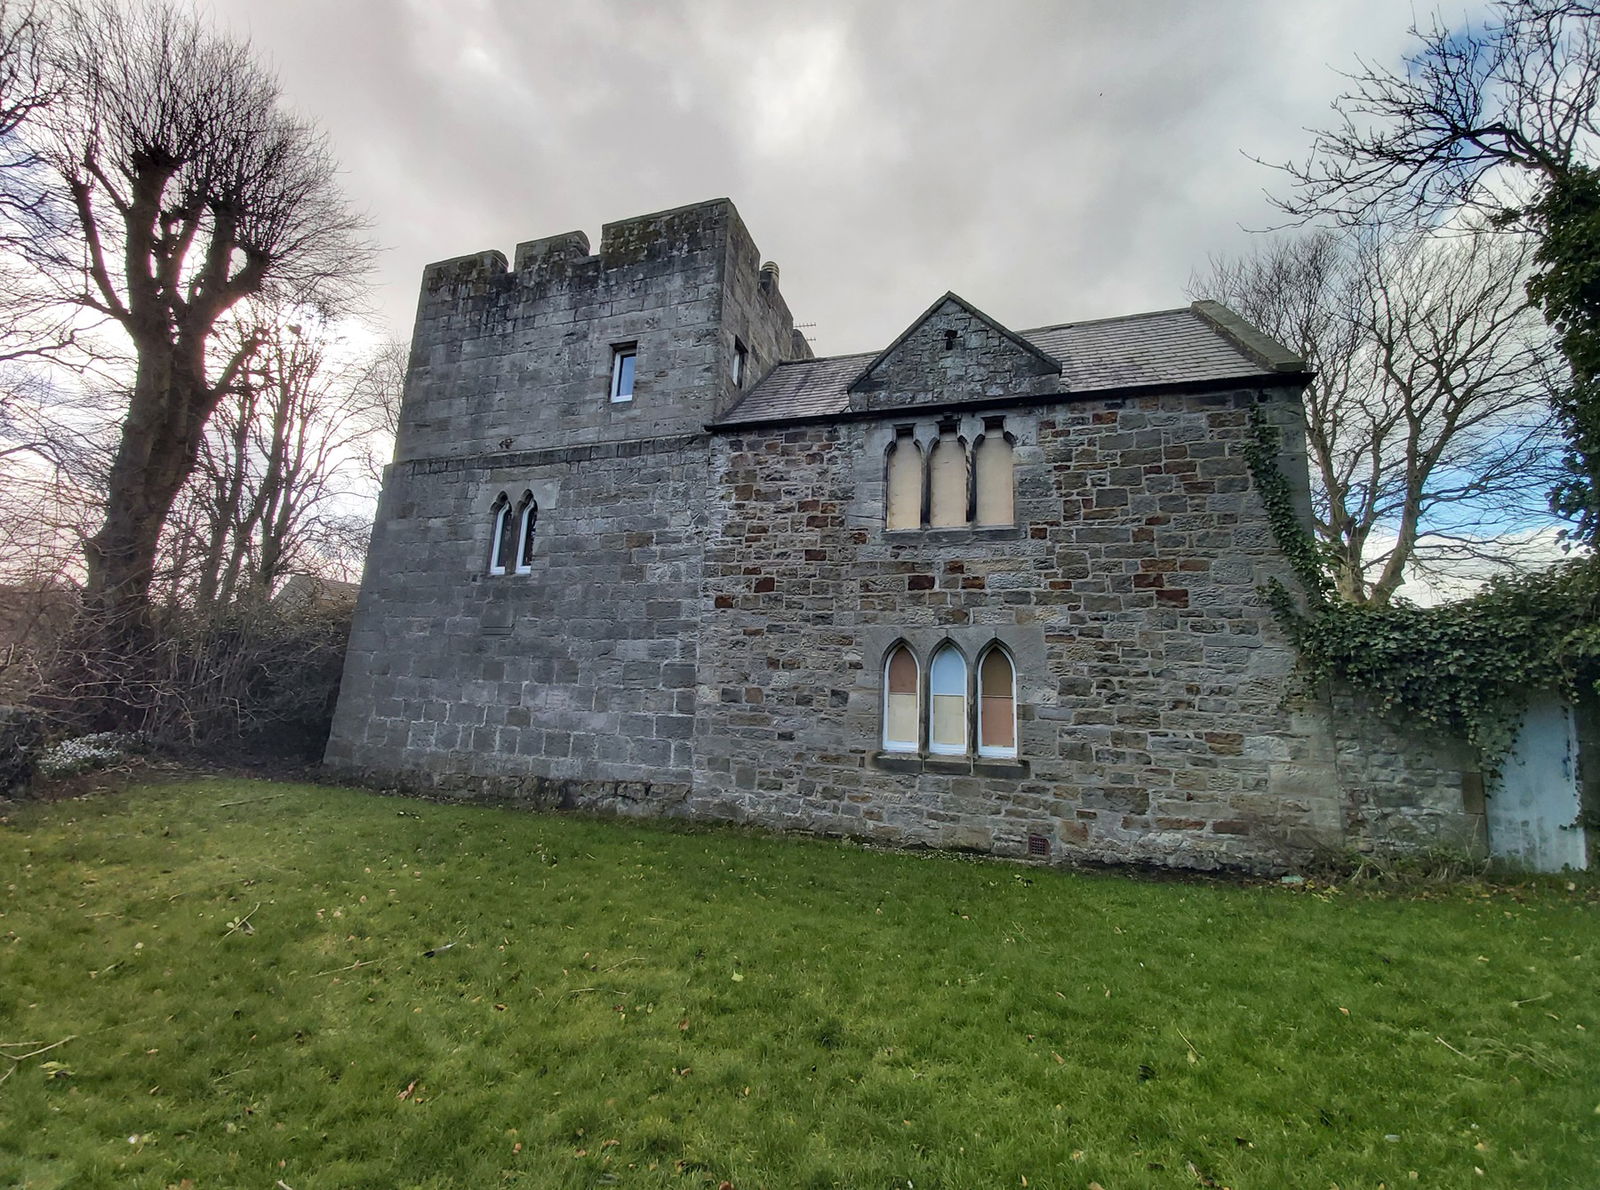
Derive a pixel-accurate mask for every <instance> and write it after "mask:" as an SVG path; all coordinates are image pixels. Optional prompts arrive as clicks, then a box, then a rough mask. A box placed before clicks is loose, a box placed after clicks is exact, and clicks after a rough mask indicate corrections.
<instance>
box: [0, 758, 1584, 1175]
mask: <svg viewBox="0 0 1600 1190" xmlns="http://www.w3.org/2000/svg"><path fill="white" fill-rule="evenodd" d="M1589 895H1590V896H1591V897H1592V893H1591V894H1589ZM1597 913H1600V909H1597V907H1596V905H1595V904H1594V903H1592V900H1590V901H1588V902H1587V903H1586V900H1585V897H1584V895H1583V894H1577V895H1575V894H1573V893H1571V892H1568V891H1566V889H1565V886H1564V885H1563V884H1561V883H1560V882H1547V883H1545V884H1542V885H1538V886H1533V887H1529V888H1524V889H1519V890H1514V891H1510V892H1507V891H1497V892H1486V891H1484V890H1482V889H1477V890H1473V889H1460V890H1451V891H1447V892H1442V893H1441V892H1433V893H1430V894H1428V895H1427V896H1404V897H1402V896H1380V895H1375V894H1365V893H1351V892H1330V891H1319V890H1316V889H1312V890H1309V891H1308V890H1305V889H1298V890H1296V889H1289V888H1284V887H1280V886H1277V885H1266V886H1260V885H1258V886H1236V885H1229V884H1222V883H1184V882H1174V881H1152V880H1147V879H1138V878H1133V877H1130V876H1127V875H1117V874H1081V873H1062V872H1053V871H1042V870H1035V869H1023V868H1019V867H1013V866H1010V865H1007V864H1001V863H993V862H986V863H975V862H963V861H960V860H957V859H952V858H948V857H927V856H914V855H903V854H884V853H875V852H869V851H864V850H861V849H857V848H853V847H848V846H843V845H838V844H834V843H828V842H822V841H816V840H807V839H775V838H766V837H757V836H753V835H748V834H743V833H737V832H727V831H686V830H674V829H671V828H668V827H663V826H660V825H652V824H644V823H628V822H603V821H594V820H588V819H584V818H579V817H569V816H548V815H546V816H540V815H532V814H525V813H515V812H509V811H501V810H493V809H481V808H473V807H464V806H442V805H431V804H427V803H422V802H413V801H402V800H396V799H388V798H382V797H377V796H374V795H370V794H364V793H359V792H355V791H351V790H343V789H328V788H319V787H315V786H307V785H278V784H269V783H265V782H248V781H239V780H232V779H222V778H206V779H196V780H192V781H188V782H183V783H178V784H169V785H164V786H157V787H144V788H138V789H134V790H132V791H130V792H128V793H124V794H115V795H105V796H99V797H96V798H91V799H88V800H82V801H72V802H61V803H57V804H54V805H43V806H37V805H36V806H27V807H23V808H21V809H18V810H15V811H14V812H13V813H12V814H11V816H10V819H9V821H8V822H6V823H5V824H4V825H0V1041H3V1042H5V1043H6V1044H5V1046H4V1048H3V1049H0V1053H4V1054H5V1055H6V1056H7V1057H9V1058H12V1059H15V1058H17V1057H18V1056H20V1055H24V1054H29V1053H30V1052H31V1051H34V1050H37V1049H39V1048H41V1047H43V1046H47V1045H50V1044H51V1043H54V1042H57V1041H60V1040H61V1039H63V1038H69V1037H70V1040H68V1041H66V1042H65V1044H61V1045H58V1046H56V1047H55V1048H53V1049H50V1050H48V1052H44V1053H36V1054H33V1056H30V1057H26V1058H23V1060H21V1061H14V1060H12V1061H5V1060H0V1075H7V1072H9V1074H8V1075H7V1077H5V1081H4V1082H3V1083H0V1185H4V1186H8V1187H9V1186H26V1187H68V1186H70V1187H102V1186H104V1187H151V1188H154V1190H162V1188H165V1187H185V1188H187V1187H191V1186H192V1187H195V1188H196V1190H207V1188H210V1187H235V1186H237V1187H252V1188H259V1190H274V1188H275V1187H289V1188H290V1190H335V1188H344V1187H373V1188H375V1190H376V1188H382V1190H395V1188H399V1187H473V1188H479V1187H495V1186H504V1185H516V1186H527V1187H539V1188H543V1187H589V1186H610V1185H616V1186H673V1187H710V1188H712V1190H715V1188H717V1187H718V1186H720V1185H723V1184H724V1183H728V1184H731V1185H732V1186H733V1187H735V1188H736V1190H755V1188H757V1187H769V1188H771V1190H780V1188H787V1187H833V1186H852V1187H856V1186H859V1187H884V1188H887V1187H915V1188H916V1190H930V1188H932V1187H946V1188H964V1187H991V1186H993V1187H1021V1186H1028V1187H1040V1188H1043V1187H1078V1188H1084V1187H1091V1186H1094V1185H1095V1184H1096V1183H1098V1184H1099V1186H1101V1187H1103V1188H1104V1190H1127V1188H1135V1187H1165V1186H1172V1187H1196V1186H1200V1187H1213V1186H1228V1187H1233V1188H1234V1190H1256V1188H1260V1190H1279V1188H1283V1187H1315V1188H1316V1190H1326V1188H1327V1187H1329V1186H1337V1187H1340V1188H1341V1190H1353V1188H1354V1187H1366V1188H1368V1190H1372V1188H1375V1187H1378V1186H1385V1187H1389V1188H1391V1190H1394V1188H1399V1187H1409V1186H1433V1187H1457V1186H1460V1187H1489V1186H1505V1187H1512V1186H1515V1187H1537V1188H1546V1187H1582V1188H1584V1190H1592V1188H1593V1187H1595V1186H1596V1185H1600V1052H1597V1046H1596V1043H1597V1041H1600V920H1597ZM241 923H242V924H241ZM446 947H448V949H446Z"/></svg>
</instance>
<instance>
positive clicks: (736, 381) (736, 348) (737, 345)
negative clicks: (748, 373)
mask: <svg viewBox="0 0 1600 1190" xmlns="http://www.w3.org/2000/svg"><path fill="white" fill-rule="evenodd" d="M749 356H750V353H749V352H748V351H746V350H745V349H744V344H743V343H741V342H739V340H737V339H735V340H734V341H733V387H734V388H742V387H744V371H745V367H746V365H747V364H748V363H749Z"/></svg>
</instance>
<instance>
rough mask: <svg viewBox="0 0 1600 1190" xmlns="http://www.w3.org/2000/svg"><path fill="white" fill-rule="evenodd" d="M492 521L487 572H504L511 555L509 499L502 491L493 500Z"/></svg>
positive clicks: (511, 539) (511, 538)
mask: <svg viewBox="0 0 1600 1190" xmlns="http://www.w3.org/2000/svg"><path fill="white" fill-rule="evenodd" d="M493 512H494V521H493V527H492V528H491V529H490V538H489V573H490V574H504V573H505V572H506V562H507V560H509V559H510V557H511V556H512V542H513V540H514V539H513V537H512V518H511V499H510V497H509V496H507V495H506V494H505V493H504V492H501V493H500V495H499V497H498V498H497V499H496V500H495V502H494V508H493Z"/></svg>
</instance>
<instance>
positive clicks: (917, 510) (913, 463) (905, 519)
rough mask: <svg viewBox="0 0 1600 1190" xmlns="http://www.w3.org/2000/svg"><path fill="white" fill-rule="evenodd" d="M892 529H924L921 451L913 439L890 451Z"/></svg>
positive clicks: (894, 446) (889, 522)
mask: <svg viewBox="0 0 1600 1190" xmlns="http://www.w3.org/2000/svg"><path fill="white" fill-rule="evenodd" d="M887 524H888V526H889V528H891V529H920V528H921V527H922V452H921V451H919V450H918V449H917V446H916V443H914V442H912V441H911V439H910V438H902V439H900V440H899V441H898V442H896V443H895V444H894V445H893V446H891V447H890V448H889V509H888V519H887Z"/></svg>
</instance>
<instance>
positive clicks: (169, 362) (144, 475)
mask: <svg viewBox="0 0 1600 1190" xmlns="http://www.w3.org/2000/svg"><path fill="white" fill-rule="evenodd" d="M138 347H139V364H138V370H137V373H136V378H135V382H134V389H133V393H132V394H131V398H130V400H129V409H128V418H127V422H126V423H125V426H124V431H123V435H122V439H121V442H120V443H119V445H118V448H117V453H116V456H115V458H114V459H113V462H112V466H111V472H110V476H109V480H108V483H107V489H106V506H105V507H106V515H105V520H104V522H103V523H102V524H101V525H100V527H99V529H98V531H97V532H96V533H95V534H94V536H92V537H90V538H88V539H87V540H85V542H84V558H85V561H86V563H87V578H86V581H85V583H84V589H83V615H84V621H83V624H82V625H81V629H82V631H81V643H80V657H79V662H80V664H84V665H85V666H86V669H87V674H86V675H85V676H86V677H88V678H89V680H90V681H91V682H92V683H95V684H96V685H99V683H97V682H95V675H96V674H109V673H111V672H112V671H113V670H115V671H117V672H118V673H121V674H124V675H125V674H126V673H127V670H128V666H129V665H130V664H131V663H132V662H133V659H134V658H136V657H137V656H138V655H139V653H140V651H141V649H142V648H143V647H144V646H145V645H146V644H148V642H149V640H150V635H151V628H152V624H151V604H150V587H151V583H152V582H153V580H154V577H155V565H156V557H157V549H158V546H159V543H160V539H161V531H162V528H163V526H164V525H165V523H166V519H167V515H168V513H169V512H170V511H171V509H172V505H173V501H174V500H175V499H176V497H177V495H178V491H179V489H180V488H181V487H182V486H183V483H184V481H185V479H186V478H187V477H188V475H189V473H190V471H191V470H192V469H193V467H194V464H195V459H196V457H197V455H198V453H199V445H200V432H201V429H202V428H203V427H204V425H205V421H206V418H207V417H209V416H210V414H211V411H212V408H213V407H214V405H215V403H216V394H215V393H214V391H213V390H212V389H211V388H210V387H209V386H208V385H207V384H206V381H205V370H204V357H203V353H202V352H200V351H196V350H187V351H186V350H185V345H184V343H183V341H182V340H181V339H180V342H179V344H178V346H177V347H176V348H174V347H173V346H172V345H170V344H168V343H165V342H163V340H162V337H161V336H160V335H159V334H155V335H150V336H147V337H144V341H143V342H141V343H139V344H138ZM116 689H117V684H116V683H115V682H111V681H107V682H106V683H105V684H104V686H102V687H101V690H102V691H104V692H105V693H102V695H101V696H100V698H99V699H98V700H96V705H95V706H93V707H92V708H91V713H92V714H93V716H94V717H95V718H98V719H102V720H111V721H122V720H124V718H125V714H124V712H126V711H127V708H126V707H119V706H117V705H116V698H117V696H116V693H115V691H116Z"/></svg>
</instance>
